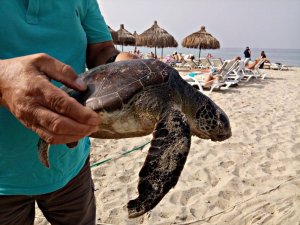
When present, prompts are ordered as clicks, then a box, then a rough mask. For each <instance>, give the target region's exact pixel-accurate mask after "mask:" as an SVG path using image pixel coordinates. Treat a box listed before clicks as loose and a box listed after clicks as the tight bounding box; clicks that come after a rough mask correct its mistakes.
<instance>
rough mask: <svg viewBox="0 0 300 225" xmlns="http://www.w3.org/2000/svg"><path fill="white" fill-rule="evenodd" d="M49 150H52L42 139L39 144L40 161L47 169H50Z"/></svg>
mask: <svg viewBox="0 0 300 225" xmlns="http://www.w3.org/2000/svg"><path fill="white" fill-rule="evenodd" d="M49 148H50V144H48V143H47V142H46V141H44V140H43V139H42V138H40V139H39V143H38V155H39V160H40V161H41V163H42V164H43V165H44V166H45V167H47V168H49V167H50V163H49Z"/></svg>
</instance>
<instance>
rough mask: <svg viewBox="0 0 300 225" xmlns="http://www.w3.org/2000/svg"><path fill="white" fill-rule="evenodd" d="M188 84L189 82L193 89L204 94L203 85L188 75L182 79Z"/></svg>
mask: <svg viewBox="0 0 300 225" xmlns="http://www.w3.org/2000/svg"><path fill="white" fill-rule="evenodd" d="M182 78H183V79H184V80H185V81H186V82H188V83H189V84H190V85H191V86H192V87H194V88H196V89H197V90H199V91H200V92H203V88H202V85H201V84H200V82H199V81H198V80H197V79H195V78H194V77H190V76H188V75H186V76H183V77H182Z"/></svg>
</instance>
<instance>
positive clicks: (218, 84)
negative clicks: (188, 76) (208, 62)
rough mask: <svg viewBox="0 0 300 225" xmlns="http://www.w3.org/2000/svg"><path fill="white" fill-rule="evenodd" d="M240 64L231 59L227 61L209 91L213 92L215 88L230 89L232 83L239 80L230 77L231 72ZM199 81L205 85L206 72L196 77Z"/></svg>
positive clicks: (234, 83)
mask: <svg viewBox="0 0 300 225" xmlns="http://www.w3.org/2000/svg"><path fill="white" fill-rule="evenodd" d="M237 66H238V61H234V60H230V61H225V62H224V63H223V65H222V67H221V69H220V70H219V72H218V73H217V74H215V75H216V76H217V79H216V80H215V81H214V83H213V84H212V85H211V86H210V88H209V93H211V92H212V91H213V90H214V89H221V88H222V89H228V88H229V87H230V86H232V85H236V84H237V83H238V82H239V80H235V79H228V76H229V74H230V73H231V72H232V71H233V70H234V69H235V68H236V67H237ZM194 78H195V79H196V80H198V81H199V83H200V84H201V86H203V87H205V83H204V82H205V74H204V73H200V75H196V76H195V77H194Z"/></svg>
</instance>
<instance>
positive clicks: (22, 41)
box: [0, 0, 130, 225]
mask: <svg viewBox="0 0 300 225" xmlns="http://www.w3.org/2000/svg"><path fill="white" fill-rule="evenodd" d="M12 15H13V16H12ZM0 18H1V19H0V49H1V51H0V157H1V163H0V224H1V225H15V224H22V225H29V224H31V225H32V224H33V223H34V217H35V202H37V205H38V206H39V208H40V209H41V211H42V212H43V214H44V216H45V217H46V219H47V220H48V221H49V222H50V223H51V224H61V225H70V224H76V225H81V224H86V225H94V224H95V213H96V209H95V198H94V190H93V181H92V179H91V171H90V166H89V150H90V142H89V139H88V138H87V137H86V136H88V135H89V134H91V133H93V132H95V131H96V130H97V127H98V125H99V123H101V121H99V118H98V115H97V114H96V113H95V112H93V111H92V110H91V109H89V108H87V107H84V106H82V105H81V104H79V103H78V102H77V101H75V100H74V99H73V98H71V97H69V96H68V95H67V94H66V93H64V92H63V91H62V90H60V89H59V88H58V86H60V85H61V83H63V84H65V85H67V86H69V87H71V88H73V89H76V90H78V91H84V90H85V89H86V88H87V87H86V85H85V84H84V83H83V82H82V80H81V79H80V78H78V76H77V74H79V73H82V72H84V71H85V68H86V66H87V67H88V68H92V67H95V66H97V65H101V64H105V63H109V62H113V61H115V60H118V57H119V56H120V55H121V54H119V52H118V51H117V50H116V49H115V47H114V44H113V42H112V38H111V35H110V32H109V30H108V28H107V25H106V23H105V21H104V19H103V17H102V15H101V12H100V10H99V6H98V3H97V0H77V1H71V0H66V1H37V0H26V1H19V0H3V1H1V7H0ZM118 54H119V55H118ZM128 58H130V56H129V57H128ZM49 80H52V83H51V82H50V81H49ZM59 82H61V83H59ZM39 136H40V137H42V138H43V139H44V140H46V141H47V142H48V143H51V144H54V145H51V149H50V160H51V167H50V169H47V168H45V167H44V166H43V165H42V164H41V163H40V162H39V160H38V155H37V144H38V140H39ZM77 141H78V143H77V146H76V147H73V149H69V148H68V147H67V146H66V145H65V144H66V143H73V142H75V143H76V142H77Z"/></svg>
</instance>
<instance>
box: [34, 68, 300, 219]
mask: <svg viewBox="0 0 300 225" xmlns="http://www.w3.org/2000/svg"><path fill="white" fill-rule="evenodd" d="M265 72H266V73H267V74H268V75H267V76H266V79H264V80H261V79H253V80H251V81H250V82H247V83H245V82H242V83H239V85H238V86H237V87H232V88H229V89H227V90H220V91H214V92H212V93H211V94H210V95H209V96H210V98H211V99H213V100H214V101H215V102H216V103H217V104H218V105H219V106H220V107H221V108H222V109H223V110H224V111H225V112H226V113H227V115H228V116H229V118H230V122H231V127H232V133H233V135H232V137H231V138H230V139H228V140H226V141H223V142H212V141H209V140H202V139H199V138H197V137H193V138H192V145H191V150H190V154H189V156H188V159H187V162H186V165H185V167H184V169H183V172H182V174H181V176H180V179H179V181H178V183H177V185H176V186H175V188H173V189H172V190H171V191H170V192H169V193H168V194H167V195H166V196H165V197H164V198H163V200H162V201H161V202H160V203H159V204H158V205H157V206H156V207H155V208H154V209H153V210H151V211H150V212H149V213H146V214H145V215H143V216H141V217H139V218H137V219H128V218H127V209H126V204H127V202H128V201H129V200H131V199H134V198H136V197H137V184H138V173H139V170H140V168H141V167H142V165H143V162H144V159H145V157H146V155H147V151H148V148H149V144H147V145H146V146H145V147H144V148H143V149H142V150H136V151H133V152H131V153H128V154H127V155H125V156H123V155H122V153H124V152H126V151H129V150H131V149H132V148H134V147H136V146H140V145H143V144H145V143H147V142H149V141H150V140H151V138H152V137H151V135H149V136H146V137H141V138H132V139H122V140H96V139H93V140H92V152H91V162H92V163H95V162H98V161H101V160H105V159H109V158H113V160H111V161H108V162H105V163H102V164H100V165H98V166H96V167H93V168H92V174H93V179H94V183H95V196H96V201H97V224H105V225H108V224H113V225H119V224H126V225H134V224H142V225H171V224H181V225H187V224H195V225H198V224H204V225H208V224H216V225H250V224H255V225H258V224H266V225H299V224H300V101H299V99H300V91H299V90H300V68H292V69H291V70H289V71H274V70H265ZM35 224H36V225H46V224H48V223H47V222H46V220H45V219H44V218H43V216H42V214H41V213H40V212H38V213H37V218H36V221H35Z"/></svg>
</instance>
